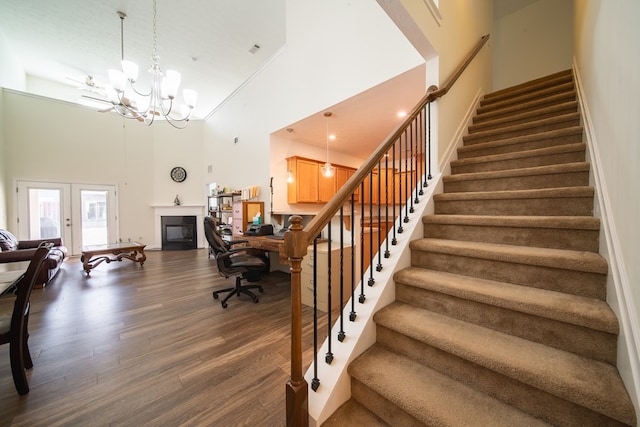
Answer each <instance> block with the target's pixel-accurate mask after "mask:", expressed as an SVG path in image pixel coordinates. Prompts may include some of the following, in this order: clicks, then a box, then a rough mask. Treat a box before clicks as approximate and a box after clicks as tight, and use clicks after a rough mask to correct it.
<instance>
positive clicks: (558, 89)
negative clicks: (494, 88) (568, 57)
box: [478, 82, 575, 111]
mask: <svg viewBox="0 0 640 427" xmlns="http://www.w3.org/2000/svg"><path fill="white" fill-rule="evenodd" d="M574 91H575V87H574V85H573V82H569V83H561V84H557V85H553V86H550V87H546V88H543V89H540V90H538V91H535V92H523V93H521V94H513V95H507V96H504V97H501V98H497V97H489V98H487V97H485V98H484V99H482V100H481V101H480V107H479V108H478V110H483V111H486V109H491V108H504V107H506V106H510V105H514V104H522V103H525V102H528V101H531V100H534V99H539V98H544V97H547V96H551V95H557V94H559V93H566V92H569V93H570V92H574Z"/></svg>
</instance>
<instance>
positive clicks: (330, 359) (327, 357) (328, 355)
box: [324, 221, 333, 364]
mask: <svg viewBox="0 0 640 427" xmlns="http://www.w3.org/2000/svg"><path fill="white" fill-rule="evenodd" d="M332 228H333V227H332V226H331V221H329V223H328V224H327V353H326V354H325V356H324V361H325V362H326V363H328V364H331V362H333V351H331V343H332V342H333V340H332V339H331V324H332V322H331V315H332V313H331V311H332V310H331V309H332V307H331V288H332V283H331V281H332V275H331V258H332V257H331V229H332Z"/></svg>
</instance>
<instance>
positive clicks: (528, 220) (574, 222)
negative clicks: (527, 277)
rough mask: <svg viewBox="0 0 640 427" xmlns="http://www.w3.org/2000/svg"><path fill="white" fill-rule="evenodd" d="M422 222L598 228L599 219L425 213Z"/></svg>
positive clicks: (586, 217) (588, 217)
mask: <svg viewBox="0 0 640 427" xmlns="http://www.w3.org/2000/svg"><path fill="white" fill-rule="evenodd" d="M422 222H423V223H425V224H461V225H489V226H493V227H532V228H559V229H562V228H575V229H582V230H599V229H600V220H598V219H597V218H594V217H592V216H576V217H570V216H496V215H426V216H424V217H423V218H422Z"/></svg>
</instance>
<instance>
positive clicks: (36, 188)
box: [17, 181, 118, 255]
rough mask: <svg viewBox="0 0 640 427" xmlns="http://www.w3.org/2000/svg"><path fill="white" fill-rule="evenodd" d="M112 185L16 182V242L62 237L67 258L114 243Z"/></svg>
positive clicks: (114, 218) (114, 199)
mask: <svg viewBox="0 0 640 427" xmlns="http://www.w3.org/2000/svg"><path fill="white" fill-rule="evenodd" d="M116 194H117V193H116V187H115V186H114V185H94V184H76V183H48V182H34V181H18V182H17V206H18V215H17V222H18V227H17V229H18V238H19V239H23V240H24V239H47V238H54V237H62V240H63V242H64V244H65V246H67V248H68V250H69V253H70V254H71V255H77V254H79V253H80V248H81V247H82V246H86V245H98V244H104V243H109V242H116V241H117V237H118V236H117V230H118V227H117V219H118V216H117V200H116Z"/></svg>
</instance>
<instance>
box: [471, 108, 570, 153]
mask: <svg viewBox="0 0 640 427" xmlns="http://www.w3.org/2000/svg"><path fill="white" fill-rule="evenodd" d="M579 124H580V114H579V113H577V112H576V113H568V114H562V115H558V116H553V117H547V118H544V119H541V120H533V121H529V122H525V123H518V124H514V125H509V126H504V127H500V128H497V129H489V130H483V131H478V132H474V133H470V134H468V135H465V136H464V137H463V138H462V140H463V141H464V145H465V146H466V145H472V144H478V143H480V142H487V140H491V141H497V140H501V139H507V138H510V137H514V136H520V135H528V134H532V133H540V129H544V131H549V130H555V129H558V128H564V127H570V126H578V125H579Z"/></svg>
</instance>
